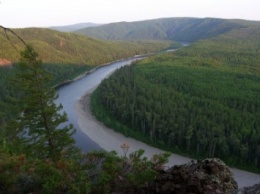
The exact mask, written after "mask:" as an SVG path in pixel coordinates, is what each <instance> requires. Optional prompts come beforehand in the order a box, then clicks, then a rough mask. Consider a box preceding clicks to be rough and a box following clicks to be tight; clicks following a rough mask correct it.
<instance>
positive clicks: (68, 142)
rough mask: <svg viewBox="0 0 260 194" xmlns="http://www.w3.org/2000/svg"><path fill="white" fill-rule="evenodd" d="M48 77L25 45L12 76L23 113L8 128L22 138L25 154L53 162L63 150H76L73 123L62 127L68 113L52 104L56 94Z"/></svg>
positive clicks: (32, 52) (29, 48)
mask: <svg viewBox="0 0 260 194" xmlns="http://www.w3.org/2000/svg"><path fill="white" fill-rule="evenodd" d="M50 80H51V75H50V74H49V73H48V72H46V71H45V70H44V69H43V67H42V62H41V61H40V60H39V59H38V54H37V53H36V52H35V50H34V49H33V48H32V47H31V46H26V48H25V50H24V51H22V52H21V59H20V62H19V64H18V67H17V73H16V76H15V78H14V84H15V85H16V86H17V88H18V91H19V93H20V98H19V100H18V103H19V104H20V106H21V107H20V108H21V110H22V114H20V116H19V117H18V119H16V120H15V121H14V122H13V124H12V125H10V126H9V129H10V128H12V129H13V130H15V131H16V133H15V135H16V138H18V139H19V140H21V141H22V145H23V146H24V148H25V150H24V151H25V152H26V153H27V154H30V155H33V156H38V157H40V158H50V159H52V160H54V161H56V160H58V159H59V158H60V157H61V155H62V154H64V151H65V150H66V153H70V151H71V150H72V149H75V147H74V139H73V138H72V134H73V133H74V132H75V129H73V127H72V125H69V126H64V124H63V123H64V122H66V121H67V116H66V114H65V113H60V112H61V109H62V105H58V106H56V104H55V103H54V100H55V99H56V98H57V97H58V96H57V94H56V92H55V90H54V89H53V88H51V87H50V85H49V82H50Z"/></svg>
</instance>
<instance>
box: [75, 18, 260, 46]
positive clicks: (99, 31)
mask: <svg viewBox="0 0 260 194" xmlns="http://www.w3.org/2000/svg"><path fill="white" fill-rule="evenodd" d="M259 24H260V22H253V21H245V20H225V19H217V18H204V19H200V18H164V19H155V20H146V21H138V22H119V23H111V24H106V25H102V26H98V27H92V28H85V29H81V30H78V31H75V32H76V33H79V34H84V35H87V36H90V37H95V38H98V39H103V40H175V41H184V42H194V41H197V40H200V39H205V38H210V37H214V36H217V35H220V34H224V33H226V32H229V31H232V30H234V29H240V28H245V27H248V26H252V25H259Z"/></svg>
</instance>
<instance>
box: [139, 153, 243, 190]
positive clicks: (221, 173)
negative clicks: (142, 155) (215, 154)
mask: <svg viewBox="0 0 260 194" xmlns="http://www.w3.org/2000/svg"><path fill="white" fill-rule="evenodd" d="M237 188H238V187H237V183H236V181H235V180H234V177H233V174H232V172H231V170H230V169H229V167H228V166H226V165H225V163H224V162H222V161H221V160H220V159H216V158H214V159H205V160H202V161H197V162H194V161H192V162H191V163H188V164H184V165H178V166H173V167H171V168H169V169H168V170H165V171H164V172H162V171H161V172H160V173H159V175H158V176H157V178H156V180H155V181H153V182H151V183H148V185H147V186H146V187H144V188H142V189H141V191H140V192H139V193H165V194H167V193H171V194H175V193H176V194H216V193H217V194H224V193H231V192H234V191H236V190H237Z"/></svg>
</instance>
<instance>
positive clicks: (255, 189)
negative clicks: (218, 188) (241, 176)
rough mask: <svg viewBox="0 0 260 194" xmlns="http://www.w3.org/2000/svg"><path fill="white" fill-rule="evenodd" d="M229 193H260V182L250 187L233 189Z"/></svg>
mask: <svg viewBox="0 0 260 194" xmlns="http://www.w3.org/2000/svg"><path fill="white" fill-rule="evenodd" d="M231 194H260V183H259V184H256V185H254V186H252V187H244V188H242V189H239V190H238V191H234V192H232V193H231Z"/></svg>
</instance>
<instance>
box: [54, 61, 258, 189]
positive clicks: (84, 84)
mask: <svg viewBox="0 0 260 194" xmlns="http://www.w3.org/2000/svg"><path fill="white" fill-rule="evenodd" d="M137 59H140V58H131V59H126V60H123V61H118V62H114V63H111V64H110V65H106V66H102V67H99V68H97V69H96V70H95V71H93V72H92V73H89V74H87V75H86V76H83V77H82V78H80V79H77V80H76V81H73V82H70V83H68V84H65V85H63V86H61V87H59V88H58V89H57V91H58V94H59V98H58V99H57V100H56V103H57V104H59V103H61V104H62V105H63V110H64V111H65V112H66V113H67V115H68V120H69V121H68V122H69V123H71V124H73V125H74V127H75V128H76V133H75V135H74V138H75V140H76V145H77V146H78V147H80V148H81V150H82V151H83V152H89V151H92V150H100V149H106V150H108V151H111V150H116V151H117V152H118V153H119V152H120V151H121V152H122V150H121V148H120V143H124V142H128V143H129V142H130V143H129V144H130V145H131V149H130V150H131V151H135V150H137V149H144V150H145V152H146V154H147V155H146V156H151V155H153V154H155V153H162V152H163V151H162V150H159V149H156V148H153V147H151V146H148V145H146V144H144V143H142V142H138V141H136V140H134V139H131V138H126V137H124V136H123V135H121V134H118V133H115V132H114V131H113V130H111V129H107V128H106V127H105V126H103V125H102V124H101V123H99V122H98V121H96V120H95V119H94V118H93V117H92V115H91V114H85V111H84V110H83V109H80V108H79V106H80V104H79V102H80V101H82V97H83V96H84V95H85V94H90V93H91V92H92V91H93V89H94V88H96V87H97V86H98V85H99V84H100V83H101V81H102V80H103V79H104V78H106V77H108V76H109V75H110V74H111V73H113V72H114V71H115V70H116V69H118V68H120V67H122V66H124V65H129V64H131V62H132V61H135V60H137ZM85 98H86V97H85ZM81 108H82V105H81ZM80 111H81V112H80ZM87 134H88V135H87ZM121 154H122V153H121ZM190 160H191V159H190V158H186V157H183V156H180V155H176V154H172V155H171V157H170V158H169V164H168V165H173V164H181V163H185V162H188V161H190ZM232 171H233V173H234V176H235V179H236V181H237V183H238V186H239V188H241V187H245V186H252V185H254V184H257V183H260V174H254V173H250V172H247V171H242V170H238V169H232Z"/></svg>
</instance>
